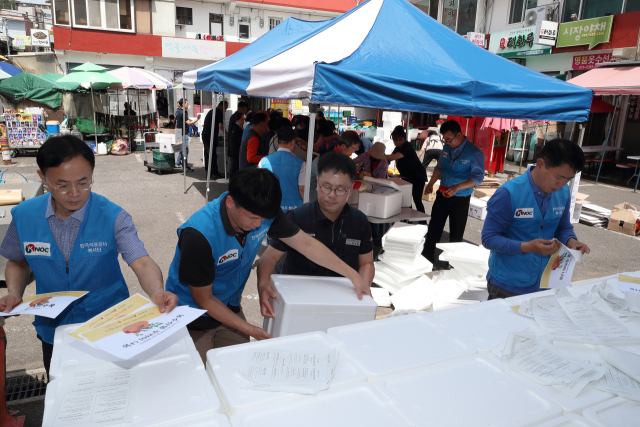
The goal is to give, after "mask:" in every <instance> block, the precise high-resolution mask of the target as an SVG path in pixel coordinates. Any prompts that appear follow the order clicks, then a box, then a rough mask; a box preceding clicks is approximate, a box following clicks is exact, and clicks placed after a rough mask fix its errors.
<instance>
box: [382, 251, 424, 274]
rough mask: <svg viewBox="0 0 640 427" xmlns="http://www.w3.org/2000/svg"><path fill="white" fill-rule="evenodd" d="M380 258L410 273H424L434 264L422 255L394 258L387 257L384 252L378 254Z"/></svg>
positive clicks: (395, 267) (399, 269)
mask: <svg viewBox="0 0 640 427" xmlns="http://www.w3.org/2000/svg"><path fill="white" fill-rule="evenodd" d="M378 259H379V260H380V261H382V262H384V263H385V264H386V265H388V266H389V267H391V268H392V269H395V270H398V271H402V272H404V273H405V274H409V275H414V274H424V273H428V272H430V271H431V270H432V269H433V264H431V263H430V262H429V260H428V259H426V258H425V257H423V256H422V255H418V256H417V257H416V258H415V259H414V260H407V259H404V260H398V259H393V258H389V259H387V258H386V257H385V256H384V254H382V255H380V256H378Z"/></svg>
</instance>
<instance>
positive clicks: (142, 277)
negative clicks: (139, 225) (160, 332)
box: [0, 135, 178, 375]
mask: <svg viewBox="0 0 640 427" xmlns="http://www.w3.org/2000/svg"><path fill="white" fill-rule="evenodd" d="M36 161H37V163H38V168H39V170H38V176H39V177H40V179H41V180H42V182H43V184H44V185H46V186H47V188H48V190H49V192H48V193H45V194H44V195H42V196H38V197H35V198H32V199H29V200H25V201H24V202H22V203H20V204H19V205H17V206H16V207H14V208H13V209H12V210H11V213H12V216H13V219H12V220H11V223H10V224H9V228H8V229H7V233H6V235H5V237H4V240H3V241H2V245H1V246H0V255H2V256H3V257H4V258H6V259H7V266H6V269H5V278H6V284H7V295H5V296H4V297H2V298H0V311H2V312H4V313H8V312H10V311H11V310H12V309H13V308H14V307H16V306H17V305H18V304H20V303H21V302H22V297H23V295H24V291H25V288H26V287H27V284H28V283H29V281H30V280H29V275H30V273H31V271H33V273H34V274H35V277H36V282H35V293H36V294H44V293H50V292H60V291H89V293H88V294H87V295H85V296H84V297H82V298H80V299H79V300H77V301H75V302H73V303H72V304H71V305H70V306H69V307H68V308H66V309H65V310H64V311H63V312H62V313H61V314H60V315H59V316H58V317H56V318H55V319H50V318H48V317H42V316H35V321H34V322H33V325H34V326H35V329H36V333H37V334H38V335H37V338H38V339H39V340H40V341H42V358H43V362H44V367H45V370H46V372H47V375H49V367H50V365H51V356H52V354H53V344H54V340H53V338H54V335H55V331H56V328H57V327H58V326H62V325H68V324H72V323H82V322H86V321H88V320H89V319H91V318H92V317H94V316H96V315H98V314H100V313H101V312H103V311H105V310H107V309H109V308H110V307H112V306H114V305H116V304H118V303H120V302H122V301H124V300H125V299H127V298H128V297H129V289H128V287H127V284H126V283H125V279H124V277H123V275H122V272H121V270H120V263H119V262H118V254H121V255H122V259H123V261H125V262H126V263H127V264H128V265H129V267H131V269H132V270H133V272H134V273H135V275H136V277H137V278H138V281H139V282H140V286H141V287H142V289H143V290H144V291H145V292H146V293H147V295H148V296H149V298H151V301H153V302H154V303H155V304H157V305H158V307H159V309H160V311H161V312H168V311H171V309H173V308H174V307H175V306H176V304H177V302H178V297H177V296H176V295H174V294H172V293H171V292H167V291H165V290H164V283H163V279H162V271H161V270H160V268H159V267H158V265H157V264H156V263H155V262H154V261H153V259H151V257H150V256H149V254H148V253H147V251H146V250H145V248H144V244H143V243H142V242H141V241H140V239H139V238H138V232H137V230H136V227H135V226H134V224H133V220H132V219H131V215H129V214H128V213H127V212H125V211H124V209H122V208H121V207H119V206H117V205H115V204H114V203H113V202H111V201H109V200H107V199H106V198H105V197H103V196H100V195H98V194H95V193H92V192H91V187H92V186H93V180H94V168H95V156H94V154H93V151H91V148H89V147H88V146H87V144H85V143H84V141H82V140H80V139H78V138H76V137H75V136H71V135H64V136H59V137H54V138H50V139H48V140H47V142H45V143H44V144H42V147H40V149H39V150H38V154H37V156H36ZM29 246H32V247H35V249H42V248H45V249H48V250H47V251H46V252H40V251H35V250H30V249H29V248H28V247H29Z"/></svg>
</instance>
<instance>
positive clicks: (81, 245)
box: [11, 193, 129, 344]
mask: <svg viewBox="0 0 640 427" xmlns="http://www.w3.org/2000/svg"><path fill="white" fill-rule="evenodd" d="M48 203H50V201H49V195H42V196H39V197H36V198H34V199H30V200H27V201H24V202H22V203H20V204H19V205H18V206H16V207H14V208H13V209H12V210H11V215H12V216H13V221H14V222H15V224H16V230H17V232H18V238H19V240H20V246H21V247H22V251H23V253H24V255H25V258H26V260H27V262H28V263H29V267H31V269H32V270H33V273H34V274H35V276H36V293H38V294H43V293H48V292H63V291H89V293H88V294H87V295H85V296H84V297H82V298H80V299H79V300H77V301H75V302H74V303H73V304H71V305H70V306H69V307H67V308H66V309H65V310H64V311H63V312H62V313H60V315H59V316H58V317H56V318H55V319H49V318H47V317H42V316H35V321H34V322H33V325H34V326H35V328H36V331H37V332H38V335H40V337H42V339H43V340H44V341H45V342H47V343H49V344H53V337H54V335H55V329H56V328H57V327H58V326H61V325H68V324H71V323H80V322H86V321H87V320H89V319H91V318H92V317H94V316H96V315H97V314H99V313H101V312H103V311H104V310H106V309H108V308H109V307H112V306H114V305H116V304H118V303H119V302H121V301H124V300H125V299H127V298H128V297H129V289H128V288H127V285H126V283H125V281H124V277H123V276H122V272H121V271H120V264H119V263H118V253H117V252H116V245H115V233H114V227H115V223H116V217H117V216H118V213H120V211H121V210H122V208H120V207H119V206H117V205H116V204H114V203H112V202H110V201H109V200H107V199H106V198H105V197H103V196H100V195H98V194H94V193H92V194H91V195H90V196H89V199H88V200H87V208H86V211H85V214H84V219H83V220H82V225H81V226H80V230H79V231H78V237H77V238H76V242H75V244H74V246H73V250H72V251H71V256H70V258H69V262H68V263H66V262H65V260H64V257H63V256H62V252H61V251H60V249H59V248H58V245H57V244H56V241H55V239H54V238H53V234H52V233H51V228H49V222H48V221H47V219H46V218H45V215H46V212H47V204H48ZM72 221H73V220H72ZM47 249H48V250H47Z"/></svg>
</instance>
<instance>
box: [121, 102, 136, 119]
mask: <svg viewBox="0 0 640 427" xmlns="http://www.w3.org/2000/svg"><path fill="white" fill-rule="evenodd" d="M124 115H125V116H136V115H137V114H136V112H135V111H133V109H132V108H131V104H130V103H128V102H125V103H124Z"/></svg>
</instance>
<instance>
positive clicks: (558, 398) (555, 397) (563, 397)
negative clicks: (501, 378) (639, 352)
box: [485, 353, 615, 425]
mask: <svg viewBox="0 0 640 427" xmlns="http://www.w3.org/2000/svg"><path fill="white" fill-rule="evenodd" d="M485 357H487V358H489V359H491V360H493V361H495V362H496V363H497V364H500V360H499V359H498V357H497V356H496V355H494V354H492V353H490V354H487V355H485ZM510 373H511V375H513V376H514V377H516V378H517V379H519V380H520V381H522V382H523V383H525V384H527V385H529V386H530V387H532V388H535V389H537V390H538V391H540V393H542V394H544V395H545V396H546V397H547V398H549V399H551V400H552V401H554V402H556V403H557V404H558V405H560V407H562V410H563V412H564V413H565V414H567V413H578V414H579V413H582V411H583V410H584V409H585V408H589V407H591V406H593V405H597V404H598V403H600V402H604V401H605V400H609V399H611V398H613V397H615V396H614V395H612V394H610V393H606V392H604V391H600V390H596V389H595V388H590V387H586V388H584V389H583V390H582V391H581V392H580V393H579V394H578V395H577V396H576V397H571V396H569V395H568V394H566V393H565V392H562V391H560V390H558V389H557V388H555V387H553V386H550V385H541V384H538V383H536V382H535V381H531V380H530V379H528V378H527V377H525V376H524V375H522V374H520V373H518V372H516V371H513V372H510ZM561 425H562V424H561Z"/></svg>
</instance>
